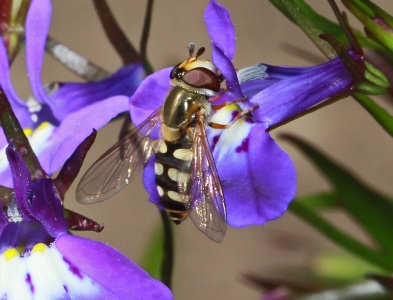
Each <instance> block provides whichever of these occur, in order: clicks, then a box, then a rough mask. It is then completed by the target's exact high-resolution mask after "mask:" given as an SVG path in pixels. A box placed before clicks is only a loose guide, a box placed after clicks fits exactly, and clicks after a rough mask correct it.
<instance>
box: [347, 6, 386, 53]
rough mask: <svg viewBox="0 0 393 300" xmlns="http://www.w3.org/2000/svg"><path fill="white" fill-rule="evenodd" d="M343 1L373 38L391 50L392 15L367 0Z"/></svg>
mask: <svg viewBox="0 0 393 300" xmlns="http://www.w3.org/2000/svg"><path fill="white" fill-rule="evenodd" d="M343 3H344V5H345V6H346V7H347V8H348V9H349V10H350V11H351V13H352V14H353V15H354V16H355V17H356V18H357V19H358V20H359V21H360V22H362V23H363V25H364V26H365V27H366V29H367V31H368V32H369V33H370V34H371V35H372V36H373V37H374V38H375V40H377V41H378V42H379V43H381V44H382V45H383V46H385V47H386V48H388V49H389V50H390V51H393V31H392V27H393V26H392V25H393V18H392V16H390V15H389V14H387V13H386V12H385V11H383V10H382V9H381V8H380V7H378V6H377V5H375V4H374V3H372V2H371V1H368V0H360V1H359V0H343Z"/></svg>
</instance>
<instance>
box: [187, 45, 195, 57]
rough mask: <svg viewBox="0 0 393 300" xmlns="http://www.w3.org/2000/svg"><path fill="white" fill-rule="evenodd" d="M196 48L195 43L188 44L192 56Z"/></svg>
mask: <svg viewBox="0 0 393 300" xmlns="http://www.w3.org/2000/svg"><path fill="white" fill-rule="evenodd" d="M195 48H196V46H195V44H194V43H190V45H188V53H189V54H190V57H192V56H193V55H194V52H195Z"/></svg>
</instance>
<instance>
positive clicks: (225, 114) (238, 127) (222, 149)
mask: <svg viewBox="0 0 393 300" xmlns="http://www.w3.org/2000/svg"><path fill="white" fill-rule="evenodd" d="M241 111H242V110H241V108H240V106H239V105H237V104H232V105H227V106H225V107H223V108H222V109H220V110H218V111H217V112H216V113H215V114H214V116H213V117H212V118H211V122H214V123H218V124H224V125H226V124H229V123H230V122H231V121H232V119H233V117H234V115H236V114H235V113H234V112H241ZM245 118H246V117H244V116H243V117H242V118H240V119H239V120H237V121H236V122H235V123H234V124H233V125H232V126H231V127H229V128H226V129H213V128H208V135H209V139H210V140H212V138H213V137H214V136H216V135H220V137H219V139H218V141H217V143H216V144H215V147H214V158H215V162H216V164H217V163H218V162H219V161H220V160H221V159H222V158H223V157H225V156H226V155H229V154H233V153H235V151H236V148H237V147H239V146H241V145H242V143H243V141H244V140H245V139H246V138H247V137H248V135H249V134H250V130H251V128H252V126H253V124H252V123H249V122H246V121H245Z"/></svg>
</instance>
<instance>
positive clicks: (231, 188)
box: [208, 120, 296, 227]
mask: <svg viewBox="0 0 393 300" xmlns="http://www.w3.org/2000/svg"><path fill="white" fill-rule="evenodd" d="M220 132H221V133H220ZM208 135H209V137H210V138H209V140H210V144H211V145H212V146H213V147H214V150H213V156H214V160H215V162H216V167H217V171H218V174H219V176H220V180H221V183H222V187H223V191H224V196H225V201H226V205H227V217H228V224H229V225H231V226H234V227H244V226H250V225H263V224H264V223H265V222H267V221H270V220H273V219H276V218H278V217H280V216H281V215H282V214H283V213H284V212H285V211H286V209H287V207H288V204H289V203H290V202H291V201H292V199H293V198H294V196H295V191H296V172H295V167H294V165H293V163H292V161H291V159H290V158H289V156H288V155H287V154H286V153H285V152H284V151H282V150H281V149H280V148H279V147H278V146H277V144H276V143H275V142H274V141H273V139H272V138H271V137H270V135H269V134H267V133H265V128H264V126H263V125H262V124H252V123H249V121H243V120H239V121H237V122H236V123H235V124H233V125H232V126H231V127H230V128H229V129H224V130H222V131H220V130H213V129H208Z"/></svg>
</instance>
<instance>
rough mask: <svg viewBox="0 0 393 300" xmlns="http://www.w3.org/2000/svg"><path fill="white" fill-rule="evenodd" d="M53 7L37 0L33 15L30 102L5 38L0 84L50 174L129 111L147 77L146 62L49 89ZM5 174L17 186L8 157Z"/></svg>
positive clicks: (1, 142) (0, 144)
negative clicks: (15, 80)
mask: <svg viewBox="0 0 393 300" xmlns="http://www.w3.org/2000/svg"><path fill="white" fill-rule="evenodd" d="M51 10H52V7H51V1H50V0H33V1H32V2H31V4H30V7H29V11H28V14H27V18H26V25H25V27H26V33H25V39H26V50H25V51H26V67H27V74H28V78H29V81H30V85H31V88H32V92H33V97H31V98H30V99H28V101H27V102H25V101H23V100H22V99H20V98H19V97H18V95H17V93H16V92H15V90H14V88H13V86H12V83H11V77H10V66H9V63H8V57H7V51H6V48H5V45H4V43H3V41H2V40H0V73H1V76H0V86H1V87H2V89H3V90H4V92H5V94H6V96H7V97H8V99H9V101H10V102H11V105H12V108H13V110H14V111H15V114H16V116H17V117H18V119H19V121H20V123H21V125H22V127H23V129H24V130H25V131H26V133H27V134H28V135H29V138H30V141H31V144H32V147H33V149H34V151H35V153H36V154H37V155H38V156H39V158H40V161H41V164H42V166H43V168H44V170H45V171H46V172H47V173H48V174H53V173H54V172H56V171H58V170H59V169H60V167H61V166H62V165H63V164H64V162H65V161H66V159H67V158H68V157H69V156H70V155H71V154H72V152H73V151H74V149H75V148H76V147H77V146H78V145H79V144H80V143H81V142H82V141H83V140H84V139H85V138H86V137H87V136H88V135H89V134H90V133H91V130H92V129H93V128H95V129H99V128H101V127H102V126H104V125H106V124H107V123H108V122H109V121H110V120H111V119H113V118H114V117H116V116H117V115H118V114H120V113H122V112H125V111H127V110H128V96H130V95H131V94H132V93H133V92H134V91H135V89H136V87H137V86H138V84H139V83H140V82H141V80H142V79H143V77H144V71H143V68H142V65H141V64H135V65H128V66H125V67H123V68H121V69H120V70H119V71H117V72H116V73H114V74H113V75H112V76H110V77H109V78H107V79H104V80H101V81H98V82H91V83H66V84H60V85H59V87H58V88H57V89H56V90H50V89H49V90H45V87H44V86H43V85H42V82H41V68H42V63H43V58H44V49H45V41H46V37H47V35H48V31H49V25H50V19H51ZM54 86H57V85H54ZM6 146H7V143H6V140H5V138H4V136H2V135H1V134H0V149H2V151H3V153H5V152H4V151H5V148H6ZM0 178H1V183H2V184H3V185H5V186H12V181H11V176H10V173H9V169H8V167H7V163H6V160H5V159H3V160H2V162H1V164H0Z"/></svg>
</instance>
